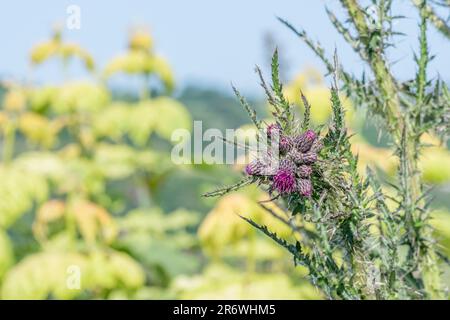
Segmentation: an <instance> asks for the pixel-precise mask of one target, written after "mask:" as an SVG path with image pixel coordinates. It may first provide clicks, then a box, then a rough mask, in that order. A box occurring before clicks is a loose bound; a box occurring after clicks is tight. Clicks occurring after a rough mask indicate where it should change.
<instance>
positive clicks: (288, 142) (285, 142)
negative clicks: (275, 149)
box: [279, 136, 292, 153]
mask: <svg viewBox="0 0 450 320" xmlns="http://www.w3.org/2000/svg"><path fill="white" fill-rule="evenodd" d="M291 149H292V139H291V138H290V137H288V136H281V137H280V144H279V150H280V152H281V153H287V152H289V150H291Z"/></svg>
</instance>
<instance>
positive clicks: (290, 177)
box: [273, 160, 296, 194]
mask: <svg viewBox="0 0 450 320" xmlns="http://www.w3.org/2000/svg"><path fill="white" fill-rule="evenodd" d="M294 170H295V165H294V164H293V163H291V162H290V161H288V160H283V161H281V163H280V167H279V169H278V171H277V173H276V174H275V176H274V177H273V187H274V189H276V190H277V191H278V192H280V193H283V194H289V193H293V192H294V191H295V189H296V179H295V171H294Z"/></svg>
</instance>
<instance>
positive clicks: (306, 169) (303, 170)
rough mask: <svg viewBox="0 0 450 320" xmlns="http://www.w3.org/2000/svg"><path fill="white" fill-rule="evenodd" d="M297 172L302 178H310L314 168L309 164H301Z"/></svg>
mask: <svg viewBox="0 0 450 320" xmlns="http://www.w3.org/2000/svg"><path fill="white" fill-rule="evenodd" d="M297 173H298V175H299V176H300V177H301V178H309V177H310V176H311V174H312V168H311V167H310V166H308V165H301V166H299V167H298V170H297Z"/></svg>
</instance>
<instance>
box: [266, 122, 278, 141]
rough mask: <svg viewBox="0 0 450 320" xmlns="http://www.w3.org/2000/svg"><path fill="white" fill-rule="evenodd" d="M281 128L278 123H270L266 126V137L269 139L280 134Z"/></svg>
mask: <svg viewBox="0 0 450 320" xmlns="http://www.w3.org/2000/svg"><path fill="white" fill-rule="evenodd" d="M280 132H281V127H280V125H279V124H278V123H272V124H269V125H268V126H267V137H268V138H269V139H270V138H272V137H273V136H274V135H276V134H280Z"/></svg>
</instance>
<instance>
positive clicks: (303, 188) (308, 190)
mask: <svg viewBox="0 0 450 320" xmlns="http://www.w3.org/2000/svg"><path fill="white" fill-rule="evenodd" d="M297 185H298V192H299V193H300V194H301V195H302V196H304V197H310V196H311V195H312V189H313V188H312V183H311V180H309V179H299V180H298V181H297Z"/></svg>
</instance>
